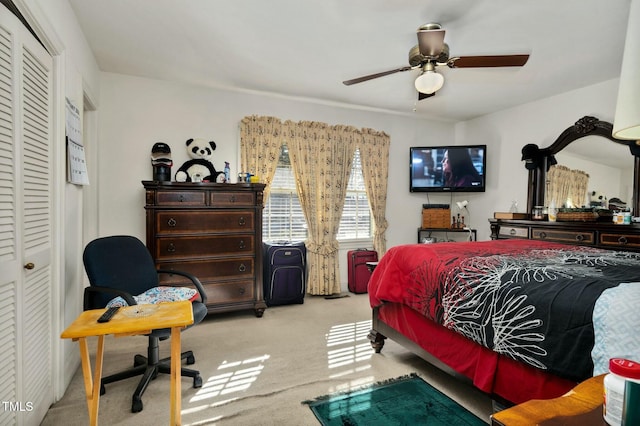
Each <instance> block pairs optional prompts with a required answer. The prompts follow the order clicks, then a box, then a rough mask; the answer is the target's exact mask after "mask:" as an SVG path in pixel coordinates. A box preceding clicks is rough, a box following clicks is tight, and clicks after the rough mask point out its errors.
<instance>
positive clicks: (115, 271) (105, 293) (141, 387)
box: [83, 235, 207, 413]
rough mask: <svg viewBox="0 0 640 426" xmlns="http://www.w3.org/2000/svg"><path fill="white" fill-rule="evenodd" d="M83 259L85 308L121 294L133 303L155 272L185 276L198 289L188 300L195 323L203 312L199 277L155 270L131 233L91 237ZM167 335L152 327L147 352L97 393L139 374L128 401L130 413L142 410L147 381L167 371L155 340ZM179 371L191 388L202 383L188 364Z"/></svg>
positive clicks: (190, 359)
mask: <svg viewBox="0 0 640 426" xmlns="http://www.w3.org/2000/svg"><path fill="white" fill-rule="evenodd" d="M83 262H84V267H85V270H86V272H87V276H88V277H89V282H90V284H91V285H90V287H87V288H85V292H84V309H85V310H88V309H99V308H104V307H105V306H106V305H107V304H108V303H109V301H110V300H111V299H113V298H115V297H117V296H120V297H122V298H123V299H124V300H125V301H126V302H127V304H128V305H135V304H136V301H135V299H134V298H133V296H134V295H140V294H142V293H144V292H145V291H147V290H149V289H152V288H154V287H158V286H159V285H160V284H159V274H161V273H166V274H174V275H180V276H183V277H187V278H188V279H189V280H191V283H193V286H194V287H195V289H196V290H197V292H198V293H199V298H200V300H199V301H193V302H192V306H193V319H194V322H193V324H194V325H195V324H198V323H199V322H200V321H202V320H203V319H204V317H205V316H206V314H207V308H206V306H205V304H206V302H207V297H206V295H205V292H204V289H203V288H202V284H201V283H200V281H199V280H198V279H197V278H196V277H194V276H193V275H191V274H188V273H185V272H180V271H163V270H156V267H155V263H154V261H153V258H152V257H151V254H150V253H149V250H147V247H146V246H145V245H144V244H143V243H142V241H140V240H139V239H137V238H135V237H131V236H125V235H118V236H112V237H104V238H98V239H96V240H93V241H91V242H90V243H89V244H87V246H86V247H85V249H84V254H83ZM170 336H171V329H169V328H166V329H159V330H153V331H152V332H151V333H150V334H148V337H149V345H148V348H147V356H146V357H145V356H142V355H136V356H135V357H134V362H133V368H131V369H128V370H125V371H122V372H120V373H116V374H113V375H111V376H108V377H104V378H103V379H102V382H101V385H100V394H104V393H105V386H104V385H106V384H109V383H112V382H115V381H118V380H122V379H127V378H129V377H134V376H137V375H140V374H142V379H141V380H140V382H139V384H138V387H137V388H136V390H135V392H134V394H133V398H132V403H131V411H132V412H133V413H137V412H140V411H142V394H143V393H144V391H145V389H146V388H147V386H148V385H149V383H150V381H151V380H153V379H155V378H156V377H157V376H158V373H167V374H169V373H171V364H170V358H165V359H160V354H159V341H160V340H165V339H167V338H169V337H170ZM182 359H186V361H187V364H193V363H194V362H195V357H194V356H193V352H191V351H187V352H183V353H182ZM181 371H182V373H181V374H182V376H188V377H192V378H193V387H194V388H199V387H202V378H201V377H200V372H198V371H196V370H191V369H188V368H182V370H181Z"/></svg>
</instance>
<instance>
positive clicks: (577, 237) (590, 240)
mask: <svg viewBox="0 0 640 426" xmlns="http://www.w3.org/2000/svg"><path fill="white" fill-rule="evenodd" d="M531 239H532V240H545V241H553V242H557V243H574V244H576V243H577V244H594V243H595V232H590V231H566V230H562V229H551V228H533V229H531Z"/></svg>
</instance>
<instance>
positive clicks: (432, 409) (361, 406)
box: [303, 374, 487, 426]
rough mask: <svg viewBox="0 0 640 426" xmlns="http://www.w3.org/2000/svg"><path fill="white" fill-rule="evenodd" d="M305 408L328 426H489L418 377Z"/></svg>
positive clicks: (329, 398)
mask: <svg viewBox="0 0 640 426" xmlns="http://www.w3.org/2000/svg"><path fill="white" fill-rule="evenodd" d="M303 404H307V405H309V407H310V408H311V411H313V414H315V416H316V418H317V419H318V420H319V421H320V423H321V424H322V425H324V426H356V425H362V426H375V425H381V426H382V425H383V426H391V425H428V426H451V425H456V426H457V425H462V426H467V425H468V426H476V425H478V426H480V425H486V424H487V423H486V422H484V421H482V420H480V419H479V418H478V417H476V416H475V415H473V414H472V413H470V412H469V411H467V410H466V409H465V408H463V407H462V406H460V405H458V403H456V402H455V401H453V400H451V399H449V397H447V396H446V395H444V394H443V393H442V392H440V391H439V390H437V389H436V388H434V387H433V386H431V385H429V384H428V383H427V382H425V381H424V380H422V379H421V378H420V377H419V376H418V375H416V374H412V375H409V376H404V377H399V378H397V379H390V380H386V381H384V382H381V383H376V384H374V385H371V386H368V387H365V388H362V389H357V390H354V391H351V392H348V393H340V394H337V395H327V396H323V397H319V398H316V399H315V400H313V401H303Z"/></svg>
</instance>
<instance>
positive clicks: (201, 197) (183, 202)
mask: <svg viewBox="0 0 640 426" xmlns="http://www.w3.org/2000/svg"><path fill="white" fill-rule="evenodd" d="M156 204H157V205H159V206H204V205H205V193H204V192H202V191H180V192H178V191H158V192H157V193H156Z"/></svg>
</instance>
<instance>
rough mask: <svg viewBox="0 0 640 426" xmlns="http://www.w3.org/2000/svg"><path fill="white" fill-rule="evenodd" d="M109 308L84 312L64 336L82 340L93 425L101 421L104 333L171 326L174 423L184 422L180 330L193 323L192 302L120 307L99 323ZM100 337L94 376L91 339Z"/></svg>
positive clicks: (141, 331) (130, 333)
mask: <svg viewBox="0 0 640 426" xmlns="http://www.w3.org/2000/svg"><path fill="white" fill-rule="evenodd" d="M104 311H105V309H95V310H91V311H84V312H83V313H82V314H80V316H78V318H76V320H75V321H74V322H73V323H71V325H70V326H69V327H67V329H66V330H65V331H63V332H62V334H61V335H60V337H62V338H63V339H73V340H74V341H75V340H78V342H79V343H80V357H81V359H82V375H83V377H84V388H85V393H86V396H87V406H88V408H89V424H90V425H92V426H94V425H97V424H98V406H99V402H100V381H101V379H102V358H103V355H104V336H106V335H107V334H113V335H115V336H134V335H139V334H147V333H150V332H151V330H155V329H159V328H171V422H170V425H172V426H173V425H180V424H181V420H180V410H181V407H180V402H181V389H180V368H181V367H180V362H181V360H180V330H181V329H182V328H184V327H186V326H188V325H191V324H193V309H192V308H191V302H189V301H182V302H169V303H160V304H157V305H135V306H128V307H125V308H120V310H119V311H118V312H116V314H115V315H114V316H113V318H111V321H109V322H104V323H99V322H98V321H97V320H98V318H99V317H100V316H101V315H102V314H103V313H104ZM91 336H97V337H98V346H97V349H96V365H95V370H94V372H93V376H92V375H91V360H90V359H89V346H88V345H87V338H88V337H91Z"/></svg>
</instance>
